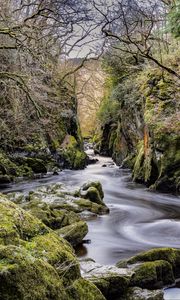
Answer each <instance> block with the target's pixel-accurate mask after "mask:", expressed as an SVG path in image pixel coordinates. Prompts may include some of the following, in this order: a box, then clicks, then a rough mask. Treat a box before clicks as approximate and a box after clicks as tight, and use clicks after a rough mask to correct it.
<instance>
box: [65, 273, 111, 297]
mask: <svg viewBox="0 0 180 300" xmlns="http://www.w3.org/2000/svg"><path fill="white" fill-rule="evenodd" d="M67 292H68V295H69V300H84V299H86V300H105V299H106V298H105V297H104V296H103V294H102V293H101V292H100V290H99V289H97V287H96V286H95V285H94V284H93V283H91V282H89V281H87V280H85V279H83V278H80V279H78V280H76V281H75V282H74V283H73V285H71V286H69V287H68V290H67Z"/></svg>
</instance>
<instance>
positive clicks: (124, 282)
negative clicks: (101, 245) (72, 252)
mask: <svg viewBox="0 0 180 300" xmlns="http://www.w3.org/2000/svg"><path fill="white" fill-rule="evenodd" d="M80 265H81V273H82V276H83V277H84V278H85V279H88V280H89V281H91V282H92V283H94V284H95V285H96V286H97V287H98V289H99V290H100V291H101V292H102V294H103V295H104V296H105V298H106V299H109V300H111V299H116V298H117V297H120V296H122V295H123V293H124V292H125V291H126V290H127V288H128V286H129V282H130V279H131V275H132V271H131V270H128V269H119V268H117V267H115V266H102V265H100V264H97V263H95V262H94V261H93V260H88V259H87V260H82V261H81V262H80Z"/></svg>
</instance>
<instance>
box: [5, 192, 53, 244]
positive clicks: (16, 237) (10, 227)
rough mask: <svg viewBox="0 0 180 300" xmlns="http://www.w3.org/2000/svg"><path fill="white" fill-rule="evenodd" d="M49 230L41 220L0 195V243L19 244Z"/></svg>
mask: <svg viewBox="0 0 180 300" xmlns="http://www.w3.org/2000/svg"><path fill="white" fill-rule="evenodd" d="M48 232H49V228H48V227H46V226H45V225H44V224H43V223H42V222H41V221H39V220H38V219H35V218H34V217H33V216H31V215H30V214H29V213H28V212H25V211H24V210H23V209H21V208H20V207H18V206H17V205H16V204H14V203H12V202H10V201H8V200H7V198H6V197H5V196H3V195H0V244H4V245H7V244H19V243H20V240H21V239H22V240H29V239H31V238H32V237H34V236H36V235H41V234H45V233H48Z"/></svg>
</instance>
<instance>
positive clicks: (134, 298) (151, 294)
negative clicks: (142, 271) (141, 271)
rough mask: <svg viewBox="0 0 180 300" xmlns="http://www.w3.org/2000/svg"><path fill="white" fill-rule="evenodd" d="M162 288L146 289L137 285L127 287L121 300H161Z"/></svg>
mask: <svg viewBox="0 0 180 300" xmlns="http://www.w3.org/2000/svg"><path fill="white" fill-rule="evenodd" d="M163 295H164V293H163V291H162V290H151V291H150V290H146V289H141V288H138V287H134V288H129V289H128V291H127V293H126V295H125V296H124V297H123V298H121V300H163V299H164V297H163Z"/></svg>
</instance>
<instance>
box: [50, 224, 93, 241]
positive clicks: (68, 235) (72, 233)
mask: <svg viewBox="0 0 180 300" xmlns="http://www.w3.org/2000/svg"><path fill="white" fill-rule="evenodd" d="M56 233H57V234H58V235H59V236H61V237H63V238H64V239H65V240H67V241H68V242H69V243H70V244H71V245H72V246H77V245H78V244H81V243H82V240H83V238H84V237H85V236H86V234H87V233H88V226H87V223H86V222H84V221H79V222H76V223H73V224H71V225H69V226H65V227H63V228H61V229H58V230H56Z"/></svg>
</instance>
